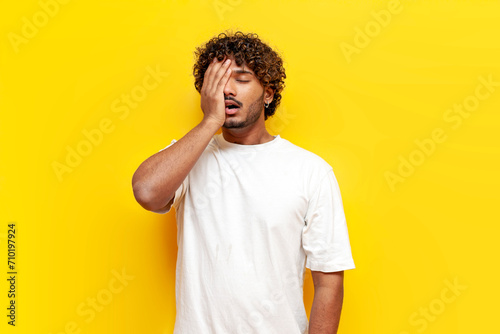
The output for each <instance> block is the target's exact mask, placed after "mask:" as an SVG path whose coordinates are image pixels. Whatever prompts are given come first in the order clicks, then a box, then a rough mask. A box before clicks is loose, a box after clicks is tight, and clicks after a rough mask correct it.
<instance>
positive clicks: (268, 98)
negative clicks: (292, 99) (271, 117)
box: [264, 87, 274, 104]
mask: <svg viewBox="0 0 500 334" xmlns="http://www.w3.org/2000/svg"><path fill="white" fill-rule="evenodd" d="M273 97H274V89H272V88H270V87H267V88H266V89H265V90H264V103H269V104H271V102H273Z"/></svg>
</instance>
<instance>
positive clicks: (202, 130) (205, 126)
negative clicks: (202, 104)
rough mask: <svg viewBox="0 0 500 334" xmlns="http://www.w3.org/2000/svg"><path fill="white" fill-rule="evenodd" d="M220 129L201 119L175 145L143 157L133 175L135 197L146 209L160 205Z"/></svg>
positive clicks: (167, 198)
mask: <svg viewBox="0 0 500 334" xmlns="http://www.w3.org/2000/svg"><path fill="white" fill-rule="evenodd" d="M219 128H220V125H218V124H216V123H215V122H211V121H207V120H206V119H203V120H202V121H201V122H200V123H199V124H198V125H197V126H195V127H194V128H193V129H191V131H189V132H188V133H187V134H186V135H184V136H183V137H182V138H181V139H179V140H178V141H177V142H176V143H175V144H174V145H171V146H170V147H168V148H167V149H164V150H163V151H160V152H158V153H156V154H154V155H153V156H151V157H149V158H148V159H146V160H145V161H144V162H143V163H142V164H141V165H140V166H139V168H137V170H136V171H135V173H134V176H133V177H132V187H133V191H134V196H135V198H136V200H137V202H139V204H141V206H143V207H144V208H145V209H148V210H157V209H161V208H163V207H164V206H165V205H166V204H167V203H168V202H169V200H170V199H171V198H172V197H173V196H174V195H175V191H176V190H177V189H178V188H179V186H180V185H181V184H182V182H183V181H184V179H185V178H186V176H187V174H188V173H189V171H190V170H191V169H192V168H193V166H194V165H195V163H196V161H198V159H199V157H200V156H201V154H202V153H203V151H204V150H205V148H206V147H207V145H208V143H209V142H210V140H211V138H212V136H213V135H214V134H215V133H216V132H217V130H218V129H219Z"/></svg>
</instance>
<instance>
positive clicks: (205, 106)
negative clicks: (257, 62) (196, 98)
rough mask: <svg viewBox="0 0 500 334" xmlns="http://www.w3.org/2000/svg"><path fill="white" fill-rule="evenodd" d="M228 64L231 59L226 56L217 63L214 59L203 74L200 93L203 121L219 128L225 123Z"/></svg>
mask: <svg viewBox="0 0 500 334" xmlns="http://www.w3.org/2000/svg"><path fill="white" fill-rule="evenodd" d="M226 61H227V62H226ZM230 64H231V59H228V58H227V57H226V56H224V59H222V61H218V60H217V57H214V59H213V61H212V62H211V63H210V65H208V68H207V70H206V72H205V75H204V77H203V86H202V87H201V92H200V94H201V110H202V111H203V113H204V119H205V120H210V121H215V122H216V123H217V124H219V125H220V126H222V125H223V124H224V122H225V121H226V106H225V101H224V87H225V86H226V83H227V81H228V80H229V78H230V76H231V70H230V69H229V65H230Z"/></svg>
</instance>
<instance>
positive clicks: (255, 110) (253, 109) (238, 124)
mask: <svg viewBox="0 0 500 334" xmlns="http://www.w3.org/2000/svg"><path fill="white" fill-rule="evenodd" d="M263 106H264V92H262V95H261V96H260V97H258V98H257V99H256V100H255V101H253V102H252V104H250V106H249V107H248V113H247V117H246V119H245V120H243V121H238V120H236V119H232V116H230V117H231V118H229V117H227V116H226V117H227V118H226V121H225V122H224V124H223V125H222V127H224V128H226V129H238V128H244V127H247V126H250V125H252V124H254V123H255V122H257V120H258V119H259V117H260V115H261V113H262V107H263ZM239 111H240V112H241V109H240V110H239Z"/></svg>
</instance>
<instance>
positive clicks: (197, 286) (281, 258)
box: [157, 134, 355, 334]
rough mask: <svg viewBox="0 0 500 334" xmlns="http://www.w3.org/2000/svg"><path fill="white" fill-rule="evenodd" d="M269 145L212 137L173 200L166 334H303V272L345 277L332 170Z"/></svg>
mask: <svg viewBox="0 0 500 334" xmlns="http://www.w3.org/2000/svg"><path fill="white" fill-rule="evenodd" d="M274 137H275V138H274V139H273V140H271V141H269V142H266V143H263V144H257V145H241V144H235V143H230V142H228V141H226V140H225V139H224V137H223V135H222V134H216V135H214V136H213V138H212V139H211V140H210V143H209V144H208V146H207V147H206V149H205V150H204V152H203V153H202V154H201V156H200V158H199V160H198V161H197V162H196V163H195V165H194V167H193V169H192V170H191V171H190V172H189V174H188V176H187V177H186V179H185V180H184V181H183V183H182V185H181V186H180V187H179V188H178V189H177V191H176V192H175V197H174V202H173V205H172V206H173V207H175V209H176V210H175V212H176V219H177V233H178V234H177V245H178V257H177V267H176V284H175V292H176V306H177V314H176V320H175V329H174V334H204V333H207V334H228V333H230V334H247V333H259V334H268V333H269V334H271V333H273V334H283V333H287V334H303V333H307V330H308V321H307V315H306V311H305V308H304V302H303V281H304V273H305V267H307V268H309V269H311V270H313V271H316V270H317V271H323V272H335V271H341V270H348V269H354V268H355V266H354V261H353V258H352V254H351V247H350V243H349V236H348V231H347V225H346V220H345V216H344V209H343V204H342V199H341V195H340V190H339V187H338V184H337V180H336V178H335V175H334V173H333V169H332V167H331V166H330V165H329V164H328V163H327V162H326V161H325V160H323V159H322V158H321V157H319V156H318V155H316V154H314V153H312V152H309V151H307V150H305V149H303V148H300V147H299V146H296V145H294V144H292V143H291V142H289V141H288V140H286V139H283V138H281V137H280V135H277V136H274ZM175 142H176V140H175V139H174V140H172V142H171V144H170V145H173V144H175ZM170 145H168V146H167V147H169V146H170ZM167 147H165V148H167ZM160 151H161V150H160ZM169 211H170V209H168V210H166V211H165V210H164V211H157V213H162V214H163V213H166V212H169Z"/></svg>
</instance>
